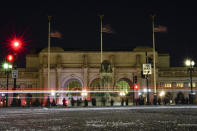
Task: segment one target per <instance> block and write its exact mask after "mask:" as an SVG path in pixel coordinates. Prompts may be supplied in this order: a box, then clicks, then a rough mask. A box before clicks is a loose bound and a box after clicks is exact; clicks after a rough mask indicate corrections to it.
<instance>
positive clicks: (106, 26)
mask: <svg viewBox="0 0 197 131" xmlns="http://www.w3.org/2000/svg"><path fill="white" fill-rule="evenodd" d="M102 32H104V33H108V34H114V33H115V31H114V30H113V29H112V28H111V26H110V25H109V24H108V25H104V26H103V28H102Z"/></svg>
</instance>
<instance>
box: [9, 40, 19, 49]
mask: <svg viewBox="0 0 197 131" xmlns="http://www.w3.org/2000/svg"><path fill="white" fill-rule="evenodd" d="M11 44H12V48H13V49H14V50H15V51H18V50H20V48H21V41H19V40H13V41H12V43H11Z"/></svg>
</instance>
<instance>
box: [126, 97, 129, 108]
mask: <svg viewBox="0 0 197 131" xmlns="http://www.w3.org/2000/svg"><path fill="white" fill-rule="evenodd" d="M128 105H129V99H128V98H126V106H128Z"/></svg>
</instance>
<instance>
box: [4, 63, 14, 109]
mask: <svg viewBox="0 0 197 131" xmlns="http://www.w3.org/2000/svg"><path fill="white" fill-rule="evenodd" d="M3 69H5V73H6V80H7V82H6V83H7V85H6V87H7V94H6V107H8V84H9V72H10V69H12V65H10V64H8V63H4V64H3Z"/></svg>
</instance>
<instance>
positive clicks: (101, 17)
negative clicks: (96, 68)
mask: <svg viewBox="0 0 197 131" xmlns="http://www.w3.org/2000/svg"><path fill="white" fill-rule="evenodd" d="M99 17H100V20H101V34H100V35H101V63H102V62H103V17H104V15H103V14H102V15H99Z"/></svg>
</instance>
